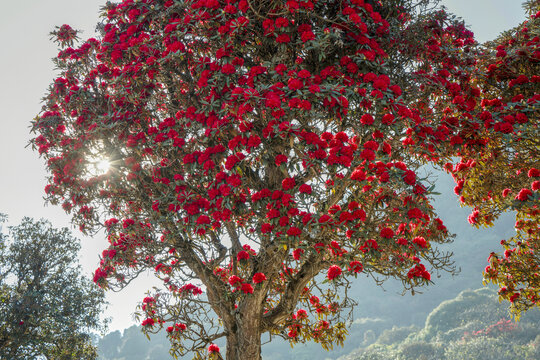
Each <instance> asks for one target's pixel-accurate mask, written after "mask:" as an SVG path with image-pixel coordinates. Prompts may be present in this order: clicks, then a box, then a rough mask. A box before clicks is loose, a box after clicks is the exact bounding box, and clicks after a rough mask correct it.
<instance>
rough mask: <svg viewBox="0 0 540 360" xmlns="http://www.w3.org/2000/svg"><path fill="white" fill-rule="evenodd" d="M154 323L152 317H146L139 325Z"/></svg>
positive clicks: (152, 324)
mask: <svg viewBox="0 0 540 360" xmlns="http://www.w3.org/2000/svg"><path fill="white" fill-rule="evenodd" d="M155 323H156V322H155V321H154V319H152V318H148V319H145V320H143V322H142V324H141V325H142V326H154V324H155Z"/></svg>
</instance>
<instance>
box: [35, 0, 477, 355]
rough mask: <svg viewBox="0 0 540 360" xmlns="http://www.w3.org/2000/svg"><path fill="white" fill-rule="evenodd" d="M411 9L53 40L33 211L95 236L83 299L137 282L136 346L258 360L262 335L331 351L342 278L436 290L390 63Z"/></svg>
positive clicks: (339, 336)
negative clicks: (223, 344) (156, 288)
mask: <svg viewBox="0 0 540 360" xmlns="http://www.w3.org/2000/svg"><path fill="white" fill-rule="evenodd" d="M427 5H428V2H427V1H420V2H415V1H390V2H385V3H384V4H381V3H379V2H374V1H363V0H357V1H352V2H350V3H349V2H347V3H345V2H342V1H324V2H322V1H305V2H297V1H287V2H285V1H270V0H268V1H260V2H257V4H255V5H254V4H253V3H252V2H248V1H245V0H241V1H233V2H230V3H228V5H225V4H224V3H221V2H219V1H217V0H211V1H152V0H147V1H136V2H135V1H124V2H122V3H120V4H117V5H108V6H107V7H106V9H104V10H105V11H104V14H105V16H104V24H103V26H102V29H103V36H102V37H101V38H100V39H99V40H98V39H89V40H87V41H86V42H84V43H83V44H82V45H80V46H79V47H78V48H72V47H66V46H68V45H71V42H72V41H73V40H74V37H75V36H76V35H75V33H74V32H72V31H71V30H70V29H71V28H69V27H67V26H63V27H62V28H60V29H58V31H57V32H55V35H56V36H57V39H58V42H59V43H60V44H61V45H62V46H63V49H62V51H61V52H60V53H59V55H58V57H57V58H56V59H55V63H56V65H57V66H58V68H59V69H60V72H61V74H60V77H59V78H57V79H56V80H55V82H54V84H52V86H51V88H50V91H49V94H48V95H47V98H46V99H45V107H44V111H43V112H42V114H41V115H40V116H39V117H38V118H36V119H35V121H34V123H33V131H34V132H35V133H36V137H35V138H34V140H33V144H34V146H35V147H36V148H38V150H39V152H40V153H41V155H42V156H43V157H44V158H45V159H46V160H47V167H48V169H49V171H50V174H51V176H50V184H49V185H48V186H47V188H46V192H47V196H48V200H49V201H51V202H52V203H61V204H62V206H63V207H64V208H65V209H66V210H67V211H69V212H71V213H72V214H73V219H74V221H75V222H76V223H78V224H79V225H80V227H81V229H82V230H84V231H94V230H97V229H99V228H101V227H106V228H107V230H108V234H109V235H108V238H109V241H110V244H111V245H110V247H109V249H107V250H106V251H105V252H104V253H103V260H102V264H101V266H100V268H99V269H98V270H97V271H96V274H95V281H96V282H98V283H99V284H101V286H103V287H109V286H119V287H122V286H125V284H127V283H128V282H129V281H130V279H132V278H133V277H135V276H136V275H137V274H138V273H140V272H141V271H143V270H145V269H148V268H153V269H154V270H155V272H156V275H157V276H158V277H160V278H162V279H163V281H164V283H165V285H166V286H167V288H168V289H169V292H168V293H157V294H155V295H153V296H148V297H147V298H146V299H145V300H144V303H143V305H142V307H141V310H142V312H143V314H144V320H143V322H142V324H143V325H144V328H145V330H146V331H148V332H153V331H156V330H158V329H159V328H162V327H166V328H167V331H168V334H169V338H170V340H171V341H172V343H173V352H174V353H176V354H182V353H184V352H185V351H187V350H190V349H191V350H196V351H198V352H199V353H201V354H203V353H204V352H205V349H206V346H208V344H210V343H211V342H213V341H214V340H215V339H217V338H220V337H223V336H225V337H227V343H228V344H227V357H228V358H238V357H244V358H246V357H248V358H253V359H256V358H259V357H260V336H261V334H262V333H265V332H269V333H271V334H272V335H278V336H282V337H285V338H287V339H289V340H290V341H291V342H292V343H296V342H304V341H307V340H314V341H316V342H319V343H321V345H322V346H323V348H325V349H327V348H331V347H332V346H333V344H334V343H336V344H340V343H342V342H343V339H344V337H345V335H346V333H347V331H346V328H345V323H346V322H347V312H346V311H345V310H347V309H348V308H351V307H352V305H353V301H352V299H350V298H349V297H348V296H346V292H345V296H342V297H340V298H338V296H337V294H338V292H337V291H336V289H337V288H340V287H341V288H343V287H344V288H347V286H348V278H349V277H351V276H355V275H356V274H357V273H358V272H361V271H363V272H365V273H366V274H370V275H374V276H375V275H377V276H381V277H382V279H384V278H388V277H393V278H397V279H399V280H401V281H402V282H403V285H404V287H405V288H406V289H414V288H415V287H417V286H421V285H425V284H427V283H429V282H430V278H431V274H430V271H431V270H432V269H434V270H437V269H446V270H451V267H450V262H449V260H448V258H447V255H446V254H441V253H439V252H438V251H437V249H436V248H435V247H434V246H432V244H435V243H443V242H446V241H448V240H449V235H448V232H447V230H446V228H445V227H444V225H443V224H442V222H441V221H440V220H439V219H438V218H437V217H436V215H435V214H434V211H433V208H432V206H431V205H430V203H429V194H430V193H429V191H428V188H429V184H427V183H426V182H425V180H424V179H420V178H419V177H418V176H417V175H416V173H415V171H416V169H417V168H418V167H419V166H420V165H421V161H420V159H419V158H417V157H415V156H414V154H412V151H413V149H410V146H409V144H407V142H403V141H402V139H403V137H404V136H406V133H407V130H408V129H409V127H410V126H411V124H414V122H415V119H414V118H415V115H414V113H413V112H412V111H411V110H410V109H408V108H407V103H406V102H404V99H403V97H402V96H401V95H402V90H401V88H400V86H399V85H400V84H401V83H403V82H405V81H406V80H408V79H410V76H409V75H407V74H406V72H404V71H403V69H404V68H403V67H402V65H403V63H404V62H406V61H407V59H411V58H414V57H415V56H417V54H405V53H404V54H400V53H398V52H397V51H396V50H394V49H395V47H393V46H391V45H392V43H394V42H395V41H396V36H397V35H399V34H405V35H407V36H408V38H410V39H413V38H414V34H413V33H412V32H409V31H408V29H409V25H410V24H411V23H413V22H414V21H416V18H414V16H416V15H417V13H419V12H423V13H424V14H427V13H428V12H429V9H428V7H427ZM426 16H427V15H426ZM447 21H448V23H451V22H452V20H451V19H448V20H447ZM411 29H413V30H414V28H413V27H411ZM453 31H454V33H455V34H456V36H462V35H467V34H468V33H467V32H465V30H464V28H463V26H462V25H460V24H456V26H455V29H453ZM419 45H420V46H419V47H417V51H421V49H424V47H423V44H419ZM387 59H388V61H386V60H387ZM398 83H400V84H398ZM99 156H105V157H107V159H108V160H109V161H110V163H111V169H110V170H109V171H107V172H106V173H104V174H97V173H96V172H95V171H94V170H95V168H96V166H94V164H95V163H96V162H99ZM426 265H427V267H426ZM317 274H325V275H326V279H323V278H322V277H316V275H317ZM108 279H114V280H113V281H108ZM323 280H324V281H323ZM195 281H197V282H195ZM194 282H195V283H194ZM200 285H203V287H202V288H201V287H200ZM203 288H204V291H205V295H204V296H201V293H202V291H203ZM209 308H211V309H212V311H213V313H212V312H211V311H209ZM216 315H217V317H218V318H219V321H217V320H216V319H215V318H216ZM212 349H213V350H215V348H214V347H213V348H212ZM210 355H212V354H210ZM212 356H213V355H212Z"/></svg>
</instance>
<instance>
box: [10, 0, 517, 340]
mask: <svg viewBox="0 0 540 360" xmlns="http://www.w3.org/2000/svg"><path fill="white" fill-rule="evenodd" d="M104 3H105V1H101V0H46V1H44V0H19V1H9V0H0V5H1V7H0V8H1V9H2V11H1V12H0V34H1V36H2V41H1V43H2V44H1V47H0V75H1V76H0V82H1V86H0V110H1V117H0V212H2V213H6V214H8V215H9V218H10V223H12V224H16V223H18V222H19V221H20V219H21V218H22V217H23V216H30V217H34V218H40V217H44V218H47V219H49V220H50V221H51V222H52V223H53V225H55V226H58V227H60V226H69V218H68V217H67V215H66V214H65V213H64V212H63V211H62V210H61V208H60V207H53V206H48V207H44V205H43V200H42V198H43V194H44V192H43V188H44V186H45V170H44V163H43V161H42V160H41V159H39V158H38V155H37V153H34V152H32V151H31V150H30V148H25V146H26V144H27V143H28V139H29V137H30V136H29V133H28V131H29V123H30V120H31V119H33V118H34V117H35V116H36V114H38V113H39V111H40V108H41V105H40V99H41V98H42V97H43V96H44V94H45V91H46V89H47V87H48V85H49V83H50V82H51V81H52V80H53V79H54V78H55V73H54V69H53V64H52V62H51V61H50V59H51V58H53V57H54V56H55V55H56V54H57V50H56V48H55V46H54V44H53V43H52V42H51V41H49V35H48V33H49V32H50V31H51V30H52V29H53V28H54V26H56V25H62V24H70V25H71V26H73V27H74V28H76V29H81V30H83V33H82V37H84V38H87V37H91V36H94V31H93V29H94V26H95V24H96V22H97V19H98V13H99V8H100V7H101V6H102V5H103V4H104ZM442 3H443V4H445V5H446V6H447V7H448V8H449V10H450V11H451V12H453V13H455V14H457V15H458V16H460V17H461V18H463V19H464V20H465V21H466V22H467V23H468V24H470V26H471V29H472V30H473V31H474V32H475V34H476V36H477V39H478V40H479V41H481V42H483V41H486V40H489V39H492V38H494V37H496V35H497V34H499V33H500V32H501V31H503V30H505V29H508V28H511V27H513V26H515V25H517V24H518V23H520V22H521V21H522V20H523V19H524V12H523V10H522V9H521V5H520V3H521V1H519V0H444V1H442ZM74 233H75V234H76V235H78V236H79V235H80V234H79V233H78V231H76V232H74ZM82 245H83V251H82V253H81V259H80V261H81V263H82V265H83V268H84V271H85V272H86V273H87V274H90V273H92V272H93V270H94V269H95V268H96V266H97V264H98V254H99V253H101V251H102V250H103V249H104V248H105V247H106V241H105V240H104V239H103V238H102V237H101V238H100V237H96V238H94V239H90V238H84V239H83V243H82ZM458 265H459V264H458ZM148 284H149V281H148V280H144V281H141V282H139V283H134V284H131V285H130V286H129V287H128V288H127V289H125V290H124V291H122V292H121V293H116V294H115V293H109V294H108V301H109V302H110V306H109V310H108V311H107V314H106V315H107V316H109V317H112V323H111V326H110V328H111V330H115V329H123V328H125V327H128V326H130V325H132V324H133V320H132V316H131V314H132V312H133V311H134V309H135V306H136V304H137V303H138V302H140V301H141V299H142V298H143V294H144V292H145V291H146V289H147V288H148Z"/></svg>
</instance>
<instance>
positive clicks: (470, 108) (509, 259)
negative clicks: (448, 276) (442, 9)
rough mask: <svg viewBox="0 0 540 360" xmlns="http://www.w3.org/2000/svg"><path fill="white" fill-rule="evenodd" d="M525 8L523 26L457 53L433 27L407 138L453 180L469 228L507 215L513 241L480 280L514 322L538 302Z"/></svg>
mask: <svg viewBox="0 0 540 360" xmlns="http://www.w3.org/2000/svg"><path fill="white" fill-rule="evenodd" d="M524 6H525V8H526V9H527V13H528V14H529V18H528V19H527V20H526V21H524V22H523V23H522V24H520V25H519V26H517V27H516V28H514V29H511V30H509V31H507V32H505V33H503V34H502V35H501V36H500V37H498V38H497V39H495V40H493V41H491V42H488V43H486V44H484V45H483V46H481V47H478V48H477V49H475V50H473V51H469V52H466V53H465V54H460V53H458V52H456V51H455V49H454V48H453V47H452V46H450V43H451V42H452V41H455V40H454V39H452V38H449V37H446V35H445V34H444V33H441V32H440V29H439V28H438V27H436V26H434V27H433V35H432V39H433V40H434V42H435V45H434V46H435V47H436V49H435V50H434V53H433V57H425V58H423V59H422V60H423V61H421V62H420V63H419V66H418V69H419V70H418V71H417V73H419V74H421V78H422V79H423V82H424V91H425V92H424V93H423V94H422V95H421V96H420V99H421V102H422V104H424V105H423V106H422V107H421V109H423V110H424V111H423V115H424V119H425V120H426V121H425V122H424V123H422V124H418V126H416V128H415V133H414V136H413V139H414V141H416V142H418V143H419V144H423V146H425V148H426V150H427V151H426V153H427V156H430V157H432V158H435V159H436V160H437V161H438V162H439V163H440V164H444V168H445V169H446V170H447V171H448V172H450V173H452V175H453V176H454V179H455V181H456V183H457V186H456V187H455V192H456V194H458V195H459V196H460V201H461V203H462V204H464V205H467V206H470V207H473V211H472V213H471V215H470V216H469V222H470V223H471V224H473V225H474V226H476V227H481V226H492V225H493V221H494V220H495V219H496V218H498V217H499V216H500V214H501V213H503V212H505V211H509V210H513V211H515V212H516V223H515V228H516V231H517V234H516V236H514V237H512V238H510V239H507V240H503V241H501V245H503V247H504V255H503V254H495V253H493V254H491V256H490V258H489V265H488V266H487V267H486V269H485V272H484V276H485V279H486V281H488V282H492V283H494V284H497V285H499V286H500V293H499V294H500V296H501V299H506V300H509V301H510V302H511V303H512V311H513V312H514V314H516V315H519V313H520V312H521V311H523V310H526V309H529V308H531V307H533V306H536V305H538V304H539V303H540V272H539V271H538V270H539V268H540V262H539V260H538V259H539V258H538V253H539V251H540V232H539V229H540V212H539V207H538V205H539V201H540V195H539V194H538V190H539V189H540V153H539V150H538V149H539V145H540V144H539V139H540V137H539V136H538V135H539V130H538V125H539V120H538V119H539V118H540V94H539V92H538V89H539V84H540V76H539V75H538V74H539V73H540V2H539V1H538V0H529V1H526V2H525V3H524ZM449 63H450V64H451V66H448V64H449ZM456 160H457V161H456Z"/></svg>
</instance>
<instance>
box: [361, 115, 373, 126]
mask: <svg viewBox="0 0 540 360" xmlns="http://www.w3.org/2000/svg"><path fill="white" fill-rule="evenodd" d="M373 121H374V119H373V116H371V114H364V115H362V117H361V118H360V122H361V123H362V124H364V125H371V124H373Z"/></svg>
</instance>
